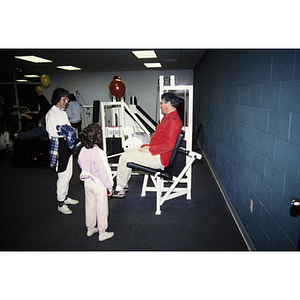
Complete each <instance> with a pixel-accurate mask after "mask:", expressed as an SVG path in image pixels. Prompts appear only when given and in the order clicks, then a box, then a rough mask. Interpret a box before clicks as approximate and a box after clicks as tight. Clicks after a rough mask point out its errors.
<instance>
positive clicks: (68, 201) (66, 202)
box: [65, 197, 79, 205]
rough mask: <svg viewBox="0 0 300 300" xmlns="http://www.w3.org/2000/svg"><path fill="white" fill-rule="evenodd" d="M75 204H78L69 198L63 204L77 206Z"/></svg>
mask: <svg viewBox="0 0 300 300" xmlns="http://www.w3.org/2000/svg"><path fill="white" fill-rule="evenodd" d="M77 203H79V201H78V200H74V199H72V198H70V197H68V198H67V200H65V204H72V205H74V204H77Z"/></svg>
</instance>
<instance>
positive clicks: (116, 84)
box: [109, 79, 126, 98]
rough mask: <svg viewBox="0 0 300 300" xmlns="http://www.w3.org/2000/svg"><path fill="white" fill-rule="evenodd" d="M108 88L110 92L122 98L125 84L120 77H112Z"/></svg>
mask: <svg viewBox="0 0 300 300" xmlns="http://www.w3.org/2000/svg"><path fill="white" fill-rule="evenodd" d="M109 90H110V92H111V93H112V94H113V95H114V96H115V97H117V98H122V97H123V96H124V94H125V90H126V89H125V84H124V82H123V81H122V80H120V79H114V80H113V81H112V82H111V83H110V84H109Z"/></svg>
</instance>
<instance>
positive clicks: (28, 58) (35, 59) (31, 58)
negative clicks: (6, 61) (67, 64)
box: [15, 55, 52, 63]
mask: <svg viewBox="0 0 300 300" xmlns="http://www.w3.org/2000/svg"><path fill="white" fill-rule="evenodd" d="M15 58H18V59H23V60H26V61H30V62H33V63H51V62H52V61H51V60H49V59H45V58H41V57H38V56H35V55H25V56H15Z"/></svg>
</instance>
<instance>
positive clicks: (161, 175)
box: [127, 131, 202, 215]
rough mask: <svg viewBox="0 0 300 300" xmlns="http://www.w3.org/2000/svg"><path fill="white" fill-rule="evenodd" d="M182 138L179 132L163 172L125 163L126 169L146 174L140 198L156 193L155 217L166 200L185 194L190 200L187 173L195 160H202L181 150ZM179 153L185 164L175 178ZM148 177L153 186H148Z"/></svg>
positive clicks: (189, 152) (189, 183)
mask: <svg viewBox="0 0 300 300" xmlns="http://www.w3.org/2000/svg"><path fill="white" fill-rule="evenodd" d="M183 138H184V131H181V133H180V134H179V136H178V138H177V141H176V144H175V147H174V149H173V151H172V154H171V158H170V161H169V165H168V167H166V168H165V169H164V170H162V169H153V168H149V167H146V166H142V165H139V164H136V163H133V162H128V163H127V167H128V168H131V169H132V170H134V171H141V172H144V173H146V174H145V175H144V181H143V187H142V193H141V197H145V196H146V192H156V212H155V214H156V215H160V214H161V209H160V208H161V206H162V205H163V204H164V202H165V201H167V200H171V199H173V198H176V197H179V196H182V195H185V194H186V195H187V197H186V198H187V199H188V200H189V199H191V180H189V178H188V176H187V172H188V171H189V170H190V168H191V166H192V164H193V162H194V161H195V159H198V160H200V159H201V158H202V155H201V154H199V153H196V152H193V151H189V150H186V149H184V148H182V147H181V144H182V142H183ZM179 153H181V154H184V155H185V156H186V164H185V166H184V167H183V169H182V170H181V172H180V173H179V175H178V176H176V175H175V174H174V173H175V172H174V170H175V168H174V167H175V162H176V159H177V156H178V154H179ZM149 176H150V178H151V180H152V183H153V185H154V186H152V185H150V186H149V185H148V182H149ZM190 176H191V175H190ZM181 183H183V184H184V185H185V187H178V184H181ZM167 185H168V186H167ZM163 193H164V194H163Z"/></svg>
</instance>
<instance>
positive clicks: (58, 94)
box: [51, 88, 70, 105]
mask: <svg viewBox="0 0 300 300" xmlns="http://www.w3.org/2000/svg"><path fill="white" fill-rule="evenodd" d="M69 95H70V94H69V91H67V90H65V89H63V88H56V89H55V90H54V91H53V94H52V98H51V103H52V104H53V105H56V104H57V103H58V102H59V101H60V99H61V98H62V97H68V98H69Z"/></svg>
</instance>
